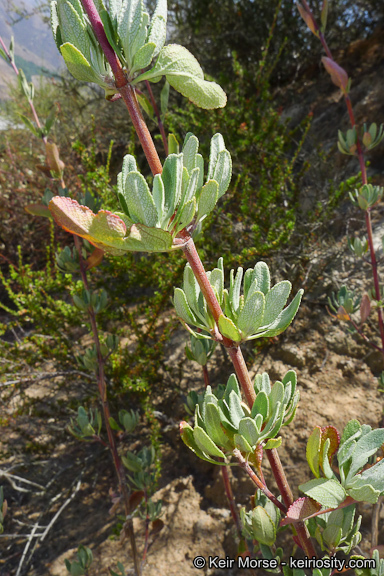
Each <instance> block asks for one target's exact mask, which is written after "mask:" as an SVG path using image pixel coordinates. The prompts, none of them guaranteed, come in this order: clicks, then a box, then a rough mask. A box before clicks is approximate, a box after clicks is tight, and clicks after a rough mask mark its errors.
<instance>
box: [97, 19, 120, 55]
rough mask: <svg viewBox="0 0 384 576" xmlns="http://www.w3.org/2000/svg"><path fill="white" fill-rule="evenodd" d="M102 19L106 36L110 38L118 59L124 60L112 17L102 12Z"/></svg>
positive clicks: (109, 40)
mask: <svg viewBox="0 0 384 576" xmlns="http://www.w3.org/2000/svg"><path fill="white" fill-rule="evenodd" d="M100 18H101V21H102V23H103V26H104V31H105V34H106V36H107V38H108V42H109V43H110V45H111V46H112V48H113V49H114V51H115V52H116V54H117V55H118V57H119V58H120V59H121V60H123V55H122V53H121V49H120V47H119V44H118V37H117V33H116V30H115V27H114V26H113V23H112V20H111V17H110V15H109V14H108V12H107V11H106V10H101V11H100Z"/></svg>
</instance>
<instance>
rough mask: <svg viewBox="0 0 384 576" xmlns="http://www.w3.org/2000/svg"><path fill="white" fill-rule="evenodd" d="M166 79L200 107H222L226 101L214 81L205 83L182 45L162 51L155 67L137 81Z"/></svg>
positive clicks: (193, 58)
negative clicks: (164, 77) (162, 77)
mask: <svg viewBox="0 0 384 576" xmlns="http://www.w3.org/2000/svg"><path fill="white" fill-rule="evenodd" d="M161 76H166V78H167V81H168V82H169V84H170V85H171V86H172V87H173V88H175V90H177V91H178V92H180V93H181V94H182V95H183V96H186V97H187V98H189V99H190V100H191V101H192V102H193V103H194V104H196V105H197V106H199V107H200V108H205V109H211V108H222V107H223V106H225V104H226V102H227V97H226V95H225V92H224V91H223V90H222V88H220V86H219V85H218V84H216V83H215V82H207V81H206V80H204V74H203V71H202V69H201V67H200V64H199V63H198V61H197V60H196V58H195V57H194V56H192V54H191V53H190V52H189V51H188V50H187V49H186V48H184V47H183V46H178V45H177V44H169V45H168V46H165V47H164V48H162V50H161V51H160V54H159V57H158V59H157V62H156V64H155V66H154V67H153V68H152V69H151V70H148V72H145V73H144V74H141V75H140V76H138V77H137V78H136V79H135V80H134V82H133V83H134V84H136V83H137V82H141V81H143V80H152V81H154V80H157V79H158V78H159V77H161Z"/></svg>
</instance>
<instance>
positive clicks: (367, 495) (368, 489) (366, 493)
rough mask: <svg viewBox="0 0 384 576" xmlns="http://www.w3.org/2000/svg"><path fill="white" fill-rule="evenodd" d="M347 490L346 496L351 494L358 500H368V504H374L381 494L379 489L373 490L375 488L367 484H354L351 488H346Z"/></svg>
mask: <svg viewBox="0 0 384 576" xmlns="http://www.w3.org/2000/svg"><path fill="white" fill-rule="evenodd" d="M347 492H348V496H351V497H352V498H353V499H354V500H357V501H358V502H368V503H369V504H376V502H377V501H378V499H379V496H380V494H381V492H380V490H375V488H373V486H370V485H369V484H366V485H363V486H359V485H356V486H355V487H353V488H348V489H347Z"/></svg>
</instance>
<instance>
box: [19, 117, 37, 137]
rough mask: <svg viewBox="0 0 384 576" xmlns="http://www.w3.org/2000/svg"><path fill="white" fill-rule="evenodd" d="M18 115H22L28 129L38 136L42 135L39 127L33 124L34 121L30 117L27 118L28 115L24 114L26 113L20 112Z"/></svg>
mask: <svg viewBox="0 0 384 576" xmlns="http://www.w3.org/2000/svg"><path fill="white" fill-rule="evenodd" d="M18 116H19V117H20V120H21V121H22V122H23V124H25V126H26V127H27V128H28V130H30V131H31V132H32V134H34V135H35V136H37V137H38V138H39V137H40V136H41V134H40V131H39V130H38V128H36V126H35V125H34V124H33V122H31V120H30V119H29V118H27V116H24V114H20V113H18Z"/></svg>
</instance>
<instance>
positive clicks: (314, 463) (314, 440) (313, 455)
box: [306, 426, 321, 478]
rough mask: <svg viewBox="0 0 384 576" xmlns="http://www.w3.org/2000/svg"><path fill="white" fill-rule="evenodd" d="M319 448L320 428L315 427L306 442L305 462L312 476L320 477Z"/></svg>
mask: <svg viewBox="0 0 384 576" xmlns="http://www.w3.org/2000/svg"><path fill="white" fill-rule="evenodd" d="M320 447H321V428H320V426H316V428H315V429H314V431H313V432H312V434H311V435H310V437H309V438H308V442H307V449H306V456H307V462H308V464H309V467H310V469H311V470H312V472H313V474H314V476H316V478H319V476H320V470H319V467H320Z"/></svg>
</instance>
